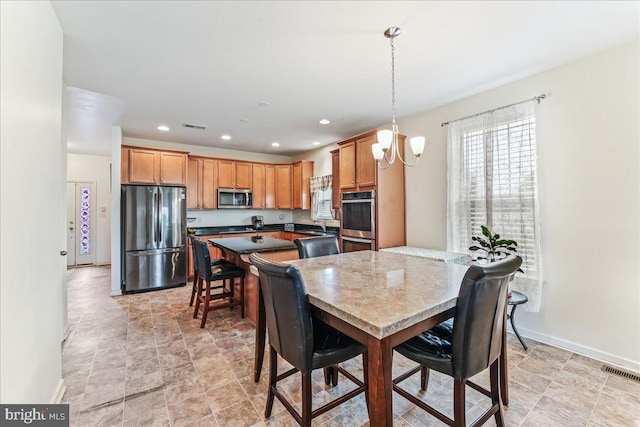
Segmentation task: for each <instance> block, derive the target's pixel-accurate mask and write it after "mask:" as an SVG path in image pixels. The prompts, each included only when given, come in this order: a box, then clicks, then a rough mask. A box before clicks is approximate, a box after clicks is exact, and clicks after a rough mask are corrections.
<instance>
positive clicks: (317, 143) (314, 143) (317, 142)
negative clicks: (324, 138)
mask: <svg viewBox="0 0 640 427" xmlns="http://www.w3.org/2000/svg"><path fill="white" fill-rule="evenodd" d="M311 145H320V141H313V142H312V143H311Z"/></svg>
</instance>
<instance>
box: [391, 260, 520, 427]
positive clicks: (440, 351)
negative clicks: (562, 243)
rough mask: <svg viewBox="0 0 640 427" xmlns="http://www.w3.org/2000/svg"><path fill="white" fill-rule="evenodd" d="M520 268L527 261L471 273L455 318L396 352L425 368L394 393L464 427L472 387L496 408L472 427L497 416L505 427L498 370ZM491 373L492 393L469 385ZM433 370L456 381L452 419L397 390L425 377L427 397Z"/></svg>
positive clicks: (395, 382) (473, 269) (488, 266)
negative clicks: (510, 289)
mask: <svg viewBox="0 0 640 427" xmlns="http://www.w3.org/2000/svg"><path fill="white" fill-rule="evenodd" d="M521 264H522V258H520V257H518V256H516V255H510V256H509V257H507V258H505V259H503V260H501V261H498V262H494V263H490V264H484V265H473V266H471V267H469V269H468V270H467V272H466V274H465V276H464V278H463V279H462V284H461V286H460V291H459V293H458V299H457V303H456V309H455V314H454V316H453V318H452V319H450V320H448V321H446V322H443V323H441V324H439V325H437V326H435V327H434V328H431V329H429V330H428V331H426V332H423V333H421V334H419V335H417V336H415V337H413V338H411V339H409V340H408V341H405V342H404V343H402V344H400V345H398V346H396V347H395V348H394V350H395V351H397V352H398V353H400V354H402V355H403V356H405V357H407V358H409V359H411V360H413V361H414V362H417V363H419V364H420V365H419V366H418V367H416V368H414V369H412V370H410V371H408V372H406V373H404V374H402V375H400V376H399V377H397V378H395V379H394V380H393V390H395V391H396V392H397V393H399V394H400V395H401V396H403V397H405V398H407V399H408V400H409V401H411V402H412V403H414V404H415V405H417V406H418V407H420V408H421V409H423V410H425V411H427V412H428V413H429V414H431V415H433V416H434V417H436V418H438V419H439V420H440V421H442V422H443V423H445V424H447V425H450V426H455V427H463V426H466V414H465V386H466V385H469V386H470V387H472V388H474V389H475V390H477V391H479V392H480V393H482V394H484V395H486V396H488V397H489V398H491V407H490V408H489V409H488V410H487V411H485V412H484V414H482V415H481V416H480V417H479V418H478V419H477V420H475V421H474V422H473V424H471V426H478V425H481V424H484V423H485V422H486V421H487V420H488V419H489V418H491V416H492V415H493V416H494V417H495V421H496V424H497V425H498V427H500V426H504V413H503V407H502V400H501V399H500V385H499V367H500V354H501V346H502V336H503V328H504V327H505V326H506V325H505V324H504V322H505V320H504V319H505V309H506V303H507V284H508V282H509V279H510V277H511V276H512V275H513V274H514V273H515V272H516V271H517V270H518V267H520V265H521ZM487 368H490V384H491V386H490V390H487V389H485V388H483V387H481V386H479V385H477V384H475V383H473V382H471V381H469V378H471V377H472V376H474V375H476V374H478V373H480V372H481V371H484V370H485V369H487ZM430 369H434V370H436V371H438V372H441V373H443V374H446V375H449V376H451V377H453V380H454V381H453V419H451V418H449V417H447V416H446V415H444V414H443V413H442V412H440V411H438V410H437V409H435V408H433V407H431V406H429V405H427V404H426V403H425V402H423V401H422V400H420V399H418V398H417V397H415V396H414V395H412V394H411V393H409V392H408V391H406V390H404V389H402V388H400V387H399V386H398V384H399V383H400V382H401V381H404V380H405V379H407V378H409V377H410V376H412V375H413V374H415V373H416V372H418V371H421V381H420V388H421V389H422V390H423V391H426V390H427V386H428V379H429V370H430Z"/></svg>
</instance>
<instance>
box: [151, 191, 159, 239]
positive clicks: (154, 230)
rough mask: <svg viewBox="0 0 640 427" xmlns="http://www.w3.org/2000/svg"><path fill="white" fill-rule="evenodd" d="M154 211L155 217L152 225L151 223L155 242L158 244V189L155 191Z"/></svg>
mask: <svg viewBox="0 0 640 427" xmlns="http://www.w3.org/2000/svg"><path fill="white" fill-rule="evenodd" d="M153 210H154V215H153V218H152V220H151V221H150V223H151V227H153V241H154V242H156V243H158V191H157V189H156V190H154V192H153Z"/></svg>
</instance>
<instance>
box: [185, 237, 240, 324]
mask: <svg viewBox="0 0 640 427" xmlns="http://www.w3.org/2000/svg"><path fill="white" fill-rule="evenodd" d="M194 244H195V247H196V258H197V260H198V261H197V263H196V264H195V265H196V272H197V275H198V289H197V290H196V293H197V298H196V307H195V310H194V311H193V318H194V319H197V318H198V312H199V311H200V305H202V322H201V323H200V327H201V328H204V325H205V324H206V323H207V316H208V314H209V311H211V310H217V309H220V308H226V307H230V308H231V307H235V306H238V305H239V306H240V317H242V318H244V276H245V272H244V269H243V268H240V267H238V266H236V265H234V264H231V263H227V264H218V265H215V266H213V267H212V266H211V256H210V254H209V244H208V243H207V242H203V241H202V240H199V241H197V242H194ZM235 279H240V289H239V291H240V292H239V293H240V295H239V296H238V297H237V298H236V296H235V289H234V288H235ZM227 280H228V281H229V288H227V287H226V286H225V283H227ZM218 281H221V282H222V285H219V286H212V285H211V283H215V282H218ZM203 283H206V286H203ZM212 291H217V292H216V293H213V292H212ZM203 292H204V295H203ZM219 300H222V302H218V301H219ZM212 301H215V302H216V303H215V304H214V305H211V302H212Z"/></svg>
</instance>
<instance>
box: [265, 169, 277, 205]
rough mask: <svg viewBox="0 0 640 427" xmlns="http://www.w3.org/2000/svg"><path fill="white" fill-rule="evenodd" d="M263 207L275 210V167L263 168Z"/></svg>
mask: <svg viewBox="0 0 640 427" xmlns="http://www.w3.org/2000/svg"><path fill="white" fill-rule="evenodd" d="M264 175H265V176H264V191H265V195H264V196H265V197H264V207H265V208H266V209H275V208H276V166H275V165H265V166H264Z"/></svg>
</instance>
